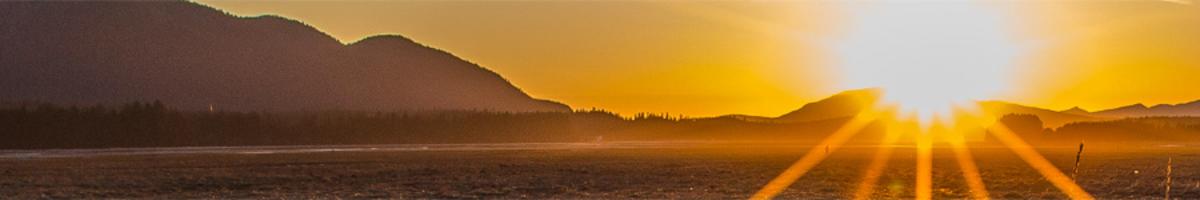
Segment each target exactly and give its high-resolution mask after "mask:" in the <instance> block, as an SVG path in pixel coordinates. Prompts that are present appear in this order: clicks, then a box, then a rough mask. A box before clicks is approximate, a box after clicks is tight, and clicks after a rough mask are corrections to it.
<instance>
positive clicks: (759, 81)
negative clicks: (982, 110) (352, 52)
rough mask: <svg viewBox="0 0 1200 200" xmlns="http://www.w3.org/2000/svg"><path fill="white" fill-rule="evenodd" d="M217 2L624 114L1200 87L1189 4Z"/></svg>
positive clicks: (1054, 102) (1108, 99)
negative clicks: (399, 39)
mask: <svg viewBox="0 0 1200 200" xmlns="http://www.w3.org/2000/svg"><path fill="white" fill-rule="evenodd" d="M200 3H202V4H206V5H210V6H213V7H216V8H219V9H222V10H225V11H227V12H230V13H232V14H235V15H241V16H257V15H265V14H271V15H280V16H284V17H288V18H293V19H297V20H300V21H303V22H305V23H307V24H309V25H312V26H314V27H316V28H317V29H319V30H322V31H324V32H326V33H327V34H330V35H331V36H333V37H335V38H337V39H338V40H340V41H342V42H344V43H351V42H354V41H357V40H359V39H362V38H365V37H368V36H371V35H378V34H399V35H404V36H406V37H409V38H412V39H413V40H415V41H418V42H420V43H423V44H426V45H429V46H431V47H434V48H439V49H443V50H446V51H448V52H451V53H453V54H455V55H457V56H459V57H462V58H464V59H466V60H470V61H472V62H475V63H478V64H480V65H482V66H484V67H486V68H488V69H491V70H493V71H496V72H497V73H499V74H501V75H502V76H504V77H505V78H507V79H509V80H510V81H511V82H513V84H515V85H517V86H518V87H520V88H522V89H523V90H525V91H526V92H527V93H529V94H530V95H532V96H534V97H538V98H545V99H552V100H556V101H560V102H563V103H566V104H568V105H571V106H572V107H574V108H582V109H587V108H593V107H595V108H602V109H607V110H612V111H616V112H619V113H622V114H632V113H636V112H654V113H672V114H683V115H689V116H716V115H723V114H733V113H739V114H751V115H762V116H778V115H781V114H784V113H786V112H788V111H791V110H795V109H797V108H799V107H800V106H802V105H803V104H805V103H808V102H811V101H815V100H819V99H821V98H824V97H827V96H829V95H832V94H834V93H836V92H838V91H841V90H846V89H855V88H861V87H883V88H884V89H885V90H889V91H891V90H894V91H899V92H895V93H893V92H889V94H888V95H889V96H891V97H895V99H896V100H897V101H901V102H904V103H906V104H911V105H913V106H915V107H922V104H942V103H941V102H942V101H951V100H952V101H963V100H970V99H999V100H1007V101H1014V102H1018V103H1022V104H1028V105H1033V106H1040V107H1045V108H1051V109H1066V108H1070V107H1072V106H1081V107H1083V108H1086V109H1090V110H1096V109H1102V108H1111V107H1117V106H1122V105H1128V104H1133V103H1147V104H1158V103H1182V102H1187V101H1191V100H1195V99H1200V81H1197V80H1195V78H1193V77H1195V76H1196V75H1200V7H1198V6H1197V5H1195V4H1193V3H1192V2H1190V1H1183V0H1175V1H1152V0H1145V1H1142V0H1128V1H1116V0H1104V1H990V2H983V3H980V2H962V1H887V2H883V3H872V2H841V1H638V0H624V1H349V2H344V1H336V2H335V1H211V0H202V1H200ZM960 66H966V67H960Z"/></svg>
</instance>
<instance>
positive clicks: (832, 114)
mask: <svg viewBox="0 0 1200 200" xmlns="http://www.w3.org/2000/svg"><path fill="white" fill-rule="evenodd" d="M880 92H881V91H880V90H879V89H858V90H847V91H843V92H841V93H838V94H835V95H833V96H830V97H828V98H825V99H822V100H820V101H817V102H812V103H808V104H805V105H804V106H803V107H800V109H797V110H795V111H792V112H789V113H787V114H784V115H782V116H779V117H777V118H775V119H776V120H779V121H784V122H804V121H817V120H826V119H836V118H845V117H849V116H854V115H855V114H858V113H859V111H861V110H862V109H863V108H865V107H866V106H867V105H872V104H874V103H875V102H876V101H878V100H879V97H880Z"/></svg>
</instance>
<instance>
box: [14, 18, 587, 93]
mask: <svg viewBox="0 0 1200 200" xmlns="http://www.w3.org/2000/svg"><path fill="white" fill-rule="evenodd" d="M0 46H3V48H0V91H4V92H2V93H0V101H25V100H32V101H43V102H50V103H63V104H116V103H124V102H129V101H152V100H161V101H163V102H166V103H168V104H171V105H173V106H175V107H179V108H181V109H189V110H200V109H208V107H209V105H212V106H213V107H215V108H216V109H218V110H230V111H289V110H364V111H382V110H388V111H410V110H489V111H503V112H535V111H539V112H540V111H564V112H565V111H569V110H570V108H568V107H567V106H566V105H563V104H560V103H555V102H550V101H546V100H539V99H534V98H532V97H530V96H529V95H527V94H526V93H524V92H523V91H521V90H520V89H518V88H517V87H515V86H514V85H512V84H511V83H509V82H508V81H507V80H505V79H504V78H503V77H501V76H500V75H498V74H496V73H495V72H492V71H490V70H488V69H485V68H483V67H480V66H479V65H477V64H474V63H471V62H468V61H465V60H462V59H460V58H458V57H455V56H454V55H452V54H450V53H447V52H444V51H441V50H438V49H434V48H430V47H427V46H424V45H421V44H419V43H416V42H414V41H412V40H410V39H408V38H404V37H402V36H396V35H387V36H374V37H369V38H366V39H363V40H360V41H357V42H354V43H351V44H342V43H341V42H339V41H337V40H336V39H334V38H332V37H330V36H329V35H326V34H325V33H323V32H321V31H319V30H317V29H315V28H313V27H311V26H308V25H306V24H304V23H301V22H298V21H295V20H291V19H286V18H282V17H277V16H259V17H236V16H232V15H229V14H227V13H224V12H222V11H220V10H217V9H214V8H210V7H206V6H203V5H199V4H195V3H190V2H182V1H171V2H5V3H0Z"/></svg>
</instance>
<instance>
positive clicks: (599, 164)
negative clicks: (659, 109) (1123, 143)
mask: <svg viewBox="0 0 1200 200" xmlns="http://www.w3.org/2000/svg"><path fill="white" fill-rule="evenodd" d="M807 150H808V147H802V146H790V145H751V144H743V145H720V146H705V145H685V146H673V145H646V146H639V147H637V148H603V147H600V148H541V149H539V148H528V149H521V148H515V149H437V148H434V149H424V148H422V149H419V150H406V151H331V152H321V151H298V152H276V153H270V152H265V153H264V152H258V153H247V152H241V153H220V152H217V153H214V152H205V153H171V154H117V155H82V156H81V155H73V156H62V157H36V156H34V157H21V156H11V155H13V154H15V153H12V152H9V153H8V154H10V156H7V157H2V158H0V197H5V198H13V199H31V198H169V199H179V198H332V197H345V198H434V199H457V198H489V199H495V198H504V199H510V198H533V199H546V198H554V199H561V198H569V199H613V198H620V199H664V198H667V199H744V198H747V197H749V196H750V195H752V194H753V193H754V192H755V191H757V190H758V189H759V188H760V187H761V186H763V185H764V184H766V183H767V182H768V181H770V180H771V179H772V178H774V177H775V176H776V175H778V174H779V173H780V172H781V171H783V169H785V168H787V167H788V166H789V165H791V164H792V163H793V162H794V161H796V160H797V159H798V158H800V157H801V155H802V154H803V153H804V152H805V151H807ZM971 151H972V154H973V155H974V157H975V161H976V163H977V164H978V165H979V168H980V172H981V176H982V178H983V180H984V183H985V184H986V187H987V189H988V190H989V192H990V194H991V197H992V198H996V199H1030V198H1051V199H1058V198H1065V196H1064V195H1062V194H1061V193H1060V192H1059V191H1058V189H1056V188H1054V187H1053V186H1052V185H1051V184H1049V183H1048V182H1046V181H1045V180H1044V179H1043V178H1042V177H1041V176H1040V175H1039V174H1038V173H1037V172H1036V171H1034V170H1033V169H1032V168H1029V165H1027V164H1025V163H1024V162H1023V161H1022V160H1020V159H1019V158H1018V157H1017V156H1016V155H1015V154H1013V153H1011V152H1010V151H1008V150H1007V149H1004V148H999V147H977V148H973V149H971ZM875 152H876V148H875V147H847V148H843V149H840V150H836V151H834V152H833V153H832V154H831V155H830V156H829V158H828V159H826V160H825V161H824V162H822V163H821V164H819V165H817V166H816V167H815V168H814V169H813V170H812V171H810V172H809V173H808V174H806V175H805V176H803V177H802V178H801V179H800V180H798V181H796V183H795V184H794V185H792V186H791V187H790V188H789V189H788V190H786V191H784V192H783V193H782V194H781V195H780V197H781V198H787V199H829V198H848V197H850V196H851V195H852V194H853V193H854V190H855V187H856V185H857V184H858V183H859V182H860V180H861V179H862V176H863V173H864V170H865V168H866V167H865V166H866V165H867V163H869V161H870V160H871V158H872V156H873V155H874V153H875ZM914 152H915V151H914V150H913V149H912V148H908V147H898V148H896V149H895V151H894V153H893V154H892V155H891V161H890V162H889V163H888V165H887V169H886V171H885V173H884V174H883V176H882V177H881V178H880V179H879V181H878V183H879V184H877V186H876V187H875V188H876V189H875V190H874V194H873V195H874V197H876V198H881V199H891V198H912V196H913V189H912V185H913V183H914V179H915V177H914V168H915V153H914ZM934 152H935V153H934V161H933V162H934V172H933V176H934V177H933V178H934V186H933V187H934V189H933V193H934V196H935V197H938V198H963V197H966V196H967V195H969V194H968V189H967V188H966V186H965V184H964V181H963V178H962V175H961V172H960V171H959V166H958V164H957V162H956V161H955V158H954V156H953V155H954V154H952V153H951V152H950V151H949V150H948V149H944V148H939V149H935V150H934ZM1041 152H1042V154H1043V155H1045V157H1046V158H1047V159H1049V160H1050V161H1051V162H1053V163H1054V164H1055V165H1057V166H1059V168H1060V169H1063V170H1064V171H1065V172H1067V173H1068V174H1070V169H1071V167H1072V166H1073V163H1074V159H1075V149H1073V148H1049V149H1041ZM25 154H28V152H25ZM1168 156H1169V157H1172V158H1173V159H1174V161H1173V163H1174V164H1173V166H1172V167H1173V170H1174V171H1173V172H1172V173H1173V174H1172V188H1171V196H1172V197H1176V198H1184V199H1200V174H1198V171H1200V148H1195V147H1145V148H1136V147H1123V148H1113V149H1109V150H1095V151H1088V152H1085V153H1084V155H1083V162H1082V163H1081V169H1080V170H1079V176H1078V182H1079V183H1080V185H1081V186H1082V187H1083V188H1084V189H1085V190H1087V191H1088V192H1090V193H1091V194H1092V195H1094V196H1096V197H1098V198H1102V199H1161V198H1162V197H1163V194H1164V193H1163V192H1164V189H1165V185H1164V182H1165V176H1164V175H1165V172H1166V169H1165V167H1166V160H1167V157H1168Z"/></svg>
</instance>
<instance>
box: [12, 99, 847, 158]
mask: <svg viewBox="0 0 1200 200" xmlns="http://www.w3.org/2000/svg"><path fill="white" fill-rule="evenodd" d="M843 122H844V120H843V119H832V120H825V121H817V122H806V123H787V124H778V123H757V122H746V121H742V120H737V119H732V118H705V119H694V118H686V117H682V116H680V117H671V116H670V115H668V114H650V113H639V114H636V115H634V116H632V117H621V116H619V115H617V114H615V113H612V112H608V111H604V110H595V109H593V110H579V111H575V112H545V113H498V112H481V111H439V112H353V111H322V112H223V111H216V112H212V111H184V110H176V109H172V108H170V107H168V106H166V105H164V104H163V103H161V102H157V101H155V102H133V103H127V104H122V105H117V106H103V105H96V106H84V107H80V106H60V105H55V104H48V103H7V104H0V149H46V148H113V147H174V146H242V145H336V144H404V143H502V142H584V141H589V142H591V141H596V139H597V138H601V137H602V138H604V140H605V141H613V140H627V141H628V140H689V141H697V140H699V141H713V140H784V139H790V140H810V139H813V138H819V137H820V136H822V134H825V133H828V132H832V130H833V129H835V128H837V127H838V126H839V125H840V124H841V123H843Z"/></svg>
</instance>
